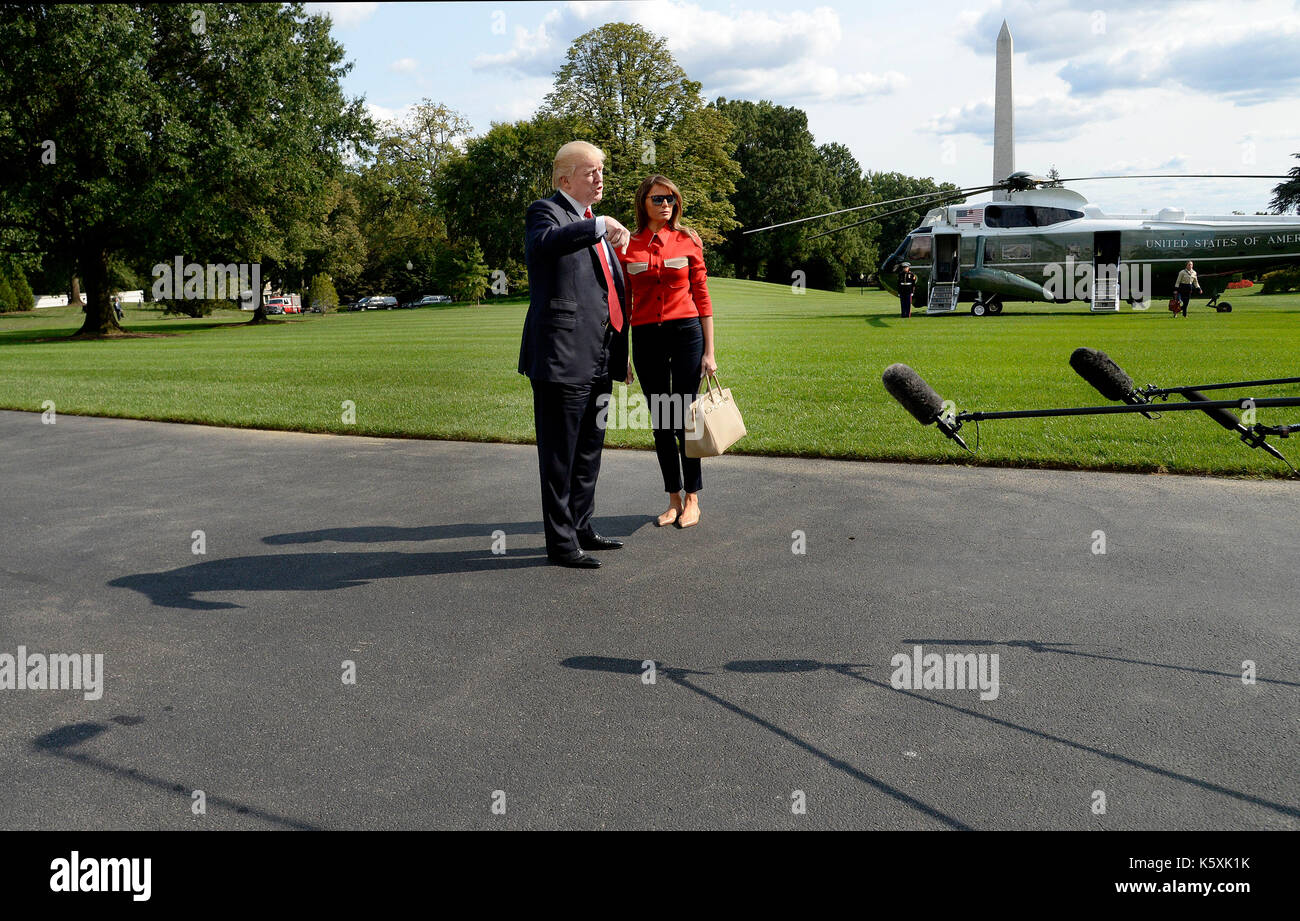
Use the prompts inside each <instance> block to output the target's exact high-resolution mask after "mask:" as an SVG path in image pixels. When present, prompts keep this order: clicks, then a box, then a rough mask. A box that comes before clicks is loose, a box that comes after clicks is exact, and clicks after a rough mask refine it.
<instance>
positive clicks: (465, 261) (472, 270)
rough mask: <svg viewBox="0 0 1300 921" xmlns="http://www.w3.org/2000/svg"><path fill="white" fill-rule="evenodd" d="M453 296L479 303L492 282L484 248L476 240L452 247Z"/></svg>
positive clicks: (460, 299)
mask: <svg viewBox="0 0 1300 921" xmlns="http://www.w3.org/2000/svg"><path fill="white" fill-rule="evenodd" d="M452 271H453V275H452V279H451V285H450V287H451V296H452V297H453V298H455V299H456V300H458V301H472V302H473V303H475V304H477V303H478V302H479V301H480V300H482V299H483V294H484V292H486V291H487V289H488V287H489V285H490V284H491V279H490V278H489V276H488V267H487V263H485V262H484V261H483V250H482V249H481V248H480V247H479V245H478V242H477V241H475V240H466V241H462V242H461V243H459V244H457V245H456V246H455V247H454V248H453V249H452Z"/></svg>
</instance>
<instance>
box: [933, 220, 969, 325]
mask: <svg viewBox="0 0 1300 921" xmlns="http://www.w3.org/2000/svg"><path fill="white" fill-rule="evenodd" d="M933 258H934V262H933V264H932V266H931V270H930V296H929V298H928V299H927V301H926V307H925V312H926V313H952V312H953V311H954V310H956V309H957V298H958V296H959V295H960V294H961V290H960V289H959V288H958V287H957V283H958V274H959V270H960V266H961V234H959V233H936V234H935V235H934V250H933Z"/></svg>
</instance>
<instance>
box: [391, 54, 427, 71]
mask: <svg viewBox="0 0 1300 921" xmlns="http://www.w3.org/2000/svg"><path fill="white" fill-rule="evenodd" d="M388 69H389V70H392V71H395V72H397V73H399V74H413V73H415V72H416V71H417V70H419V69H420V62H419V61H417V60H416V59H415V58H398V59H397V60H396V61H393V62H392V63H391V64H389V65H388Z"/></svg>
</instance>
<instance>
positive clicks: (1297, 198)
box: [1269, 153, 1300, 214]
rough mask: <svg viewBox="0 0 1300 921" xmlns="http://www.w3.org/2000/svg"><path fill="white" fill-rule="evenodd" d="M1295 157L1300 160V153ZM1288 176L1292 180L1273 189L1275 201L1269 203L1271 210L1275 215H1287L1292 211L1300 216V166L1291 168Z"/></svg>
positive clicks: (1280, 183)
mask: <svg viewBox="0 0 1300 921" xmlns="http://www.w3.org/2000/svg"><path fill="white" fill-rule="evenodd" d="M1294 156H1296V157H1297V158H1300V153H1298V154H1295V155H1294ZM1287 175H1288V176H1290V177H1291V178H1290V179H1287V180H1285V181H1284V182H1279V183H1278V184H1277V185H1276V186H1275V187H1274V188H1273V200H1272V201H1271V202H1269V208H1270V209H1271V210H1272V212H1273V213H1274V214H1286V213H1287V212H1288V211H1291V210H1295V212H1296V213H1297V214H1300V166H1293V167H1291V169H1290V171H1289V172H1288V173H1287Z"/></svg>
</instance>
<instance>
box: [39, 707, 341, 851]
mask: <svg viewBox="0 0 1300 921" xmlns="http://www.w3.org/2000/svg"><path fill="white" fill-rule="evenodd" d="M113 721H114V722H117V723H119V725H128V726H133V725H137V724H139V723H142V722H144V720H142V719H140V718H139V717H114V718H113ZM110 728H111V727H109V726H106V725H105V724H103V723H71V724H69V725H67V726H63V727H60V728H59V729H55V730H52V731H50V732H47V733H45V734H44V735H41V736H37V737H36V738H35V739H33V740H32V748H34V749H35V750H36V751H38V752H40V753H41V754H44V755H51V756H53V757H55V758H62V759H63V760H65V761H71V762H72V763H73V764H80V765H82V766H83V767H89V768H94V769H95V770H97V771H103V772H104V773H106V774H111V775H113V776H115V777H125V778H127V779H129V780H134V781H136V782H137V783H142V784H144V785H145V786H148V787H153V788H154V789H157V790H162V791H164V792H166V793H171V794H174V795H175V796H176V797H177V798H178V799H180V800H182V801H184V803H185V805H184V807H182V808H184V809H186V811H188V810H189V807H190V804H191V803H192V802H193V793H194V791H195V790H201V789H203V786H196V787H191V786H190V785H188V784H183V783H175V782H173V781H169V780H164V779H163V778H161V777H154V776H152V775H150V774H145V773H143V772H141V771H138V770H136V769H135V768H124V767H121V766H119V765H116V764H110V763H109V762H107V761H104V760H102V759H100V758H96V757H95V756H94V755H88V754H84V753H82V752H78V751H71V750H70V749H72V748H73V747H74V746H76V745H80V744H81V743H82V742H86V741H88V740H90V739H93V738H95V737H97V736H99V735H100V734H101V733H103V732H106V731H107V730H108V729H110ZM204 800H205V802H206V803H207V804H208V805H209V806H216V807H217V808H220V809H227V810H229V811H230V812H233V813H235V814H236V815H245V816H252V817H253V818H256V819H262V820H263V821H266V822H270V823H272V824H274V825H280V826H283V827H284V828H294V829H299V830H304V831H319V830H320V827H319V826H317V825H311V824H308V823H307V822H300V821H298V820H297V819H290V818H286V817H284V816H281V815H276V814H275V813H272V812H266V811H265V810H262V809H257V808H255V807H253V806H248V805H246V804H244V803H240V802H236V801H235V800H231V799H226V798H225V797H221V796H213V795H212V794H210V793H208V792H206V791H204Z"/></svg>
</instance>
